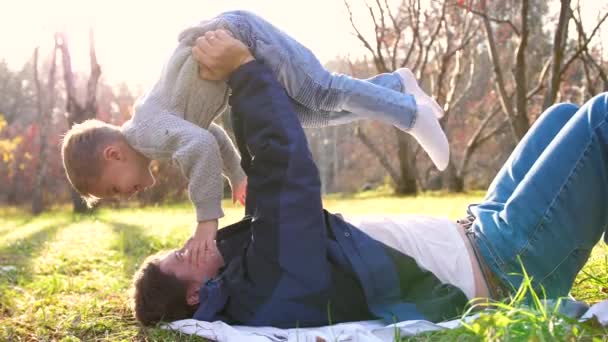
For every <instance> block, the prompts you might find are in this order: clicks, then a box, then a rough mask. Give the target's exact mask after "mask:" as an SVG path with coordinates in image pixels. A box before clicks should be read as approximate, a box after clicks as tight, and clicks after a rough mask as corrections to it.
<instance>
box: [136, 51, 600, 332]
mask: <svg viewBox="0 0 608 342" xmlns="http://www.w3.org/2000/svg"><path fill="white" fill-rule="evenodd" d="M246 53H248V52H247V51H244V50H238V49H237V48H235V49H229V50H228V52H226V51H219V52H217V51H216V52H214V54H210V55H209V56H207V58H209V59H211V60H212V62H213V63H211V64H212V65H213V66H214V68H216V69H217V70H218V72H223V73H225V74H226V76H227V77H228V75H229V84H230V87H231V88H232V96H231V98H230V104H231V106H232V109H233V114H234V129H235V133H236V136H237V144H238V145H239V149H240V152H241V154H242V155H243V162H242V163H243V167H244V170H245V172H246V173H247V176H248V178H249V184H248V188H247V200H246V209H245V210H246V214H248V216H247V217H246V218H245V219H243V220H242V221H240V222H238V223H236V224H233V225H231V226H228V227H225V228H223V229H222V230H220V231H219V232H218V235H217V249H215V250H208V251H207V253H208V255H207V262H206V263H205V264H204V265H202V266H201V267H198V266H196V265H192V264H190V263H189V262H187V261H186V257H185V256H186V255H187V253H188V251H187V250H183V249H182V250H175V251H172V252H169V253H166V254H159V255H155V256H152V257H149V258H148V259H147V260H146V261H145V262H144V263H143V265H142V266H141V268H140V270H139V271H138V272H137V274H136V275H135V277H134V283H133V304H134V311H135V316H136V318H137V319H138V320H139V321H141V322H142V323H143V324H145V325H151V324H154V323H156V322H158V321H161V320H164V321H172V320H177V319H183V318H191V317H193V318H195V319H198V320H205V321H215V320H222V321H225V322H227V323H231V324H241V325H251V326H276V327H283V328H286V327H305V326H319V325H326V324H328V323H337V322H344V321H355V320H365V319H375V318H383V319H386V320H387V321H389V322H394V321H402V320H410V319H427V320H430V321H439V320H444V319H448V318H452V317H455V316H457V315H458V314H459V313H460V312H461V311H462V310H463V308H464V306H465V304H466V302H467V300H468V299H471V298H474V297H487V298H494V299H502V298H505V297H507V296H509V294H510V293H512V292H513V291H514V290H515V289H517V288H518V286H519V285H520V284H521V281H522V276H520V275H518V274H521V273H522V272H521V269H522V268H521V265H522V264H523V266H524V267H525V270H526V272H527V273H528V275H529V276H531V277H532V279H533V285H534V286H535V287H536V288H537V289H540V288H544V291H545V293H546V296H547V297H549V298H556V297H560V296H565V295H567V294H568V292H569V290H570V288H571V286H572V283H573V280H574V278H575V276H576V274H577V273H578V272H579V270H580V269H581V268H582V266H583V265H584V263H585V262H586V260H587V258H588V257H589V254H590V253H591V250H592V248H593V247H594V245H595V244H596V243H597V242H598V241H599V240H600V237H601V235H602V233H603V232H604V230H605V229H606V227H608V210H606V209H607V208H606V203H608V146H607V143H608V120H607V118H608V94H602V95H599V96H597V97H595V98H593V99H592V100H591V101H589V102H588V103H586V104H585V105H584V106H582V107H580V108H578V107H576V106H574V105H572V104H559V105H555V106H553V107H551V108H549V109H548V110H547V111H546V112H545V113H543V114H542V115H541V116H540V118H539V119H538V120H537V122H536V123H535V124H534V125H533V127H532V128H531V129H530V131H529V132H528V134H527V135H526V136H525V137H524V139H523V140H522V141H521V142H520V144H519V145H518V146H517V148H516V149H515V150H514V152H513V154H512V155H511V157H510V158H509V160H508V161H507V162H506V163H505V165H504V166H503V168H502V169H501V171H500V172H499V174H498V175H497V177H496V179H495V180H494V182H493V183H492V185H491V187H490V189H489V190H488V194H487V196H486V198H485V200H484V201H483V203H481V204H479V205H476V206H472V207H471V208H470V210H469V217H468V219H467V220H465V221H461V222H459V223H452V222H450V221H449V220H446V219H442V218H432V217H418V216H401V217H373V218H363V219H360V220H359V221H353V220H345V219H343V218H342V217H340V216H339V215H334V214H331V213H329V212H327V211H324V210H323V206H322V203H321V193H320V180H319V174H318V170H317V168H316V165H315V164H314V162H313V160H312V158H311V154H310V151H309V149H308V146H307V141H306V138H305V136H304V132H303V130H302V128H301V126H300V124H299V122H298V119H297V117H296V114H295V113H294V112H293V109H292V107H291V105H290V104H289V100H288V98H287V96H286V94H285V92H284V90H283V89H282V88H281V86H280V85H279V83H278V82H277V81H276V80H275V79H274V78H273V76H272V73H271V71H270V70H269V69H268V68H267V67H266V66H264V65H263V64H262V63H260V62H258V61H251V62H248V63H246V64H244V65H238V63H235V61H238V60H244V59H242V58H241V56H239V54H246ZM212 56H215V57H212ZM199 62H202V63H204V64H205V65H206V66H208V65H209V64H208V63H209V60H203V61H201V60H199ZM519 260H521V263H520V261H519Z"/></svg>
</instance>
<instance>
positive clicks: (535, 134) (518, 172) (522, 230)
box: [472, 93, 608, 298]
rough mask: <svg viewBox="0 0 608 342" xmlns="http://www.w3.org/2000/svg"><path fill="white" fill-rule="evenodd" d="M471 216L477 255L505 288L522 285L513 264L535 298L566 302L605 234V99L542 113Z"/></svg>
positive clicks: (607, 146)
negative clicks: (524, 276)
mask: <svg viewBox="0 0 608 342" xmlns="http://www.w3.org/2000/svg"><path fill="white" fill-rule="evenodd" d="M472 212H473V214H474V215H475V216H476V217H477V219H476V221H475V224H474V226H473V228H474V231H475V238H476V241H477V243H478V248H479V251H480V253H481V255H482V257H483V259H484V260H485V262H486V263H487V264H488V266H489V267H490V268H491V269H492V270H493V271H494V272H495V274H496V275H497V276H498V277H499V278H500V279H501V280H502V281H503V282H504V283H505V284H506V285H508V286H509V287H513V288H514V289H517V288H518V287H519V285H520V284H521V282H522V268H521V266H520V262H519V261H518V257H519V258H520V259H521V262H522V263H523V266H524V268H525V271H526V273H527V274H528V275H529V276H530V277H532V278H533V285H534V286H535V287H536V290H539V289H540V286H542V287H543V288H544V290H545V291H546V295H547V297H548V298H557V297H561V296H566V295H568V293H569V291H570V289H571V287H572V284H573V282H574V279H575V277H576V275H577V273H578V272H579V271H580V270H581V268H582V267H583V265H584V264H585V262H586V261H587V259H588V258H589V255H590V253H591V250H592V249H593V247H594V246H595V245H596V244H597V242H598V241H599V240H600V238H601V236H602V234H604V233H605V232H606V229H607V228H608V93H604V94H601V95H598V96H596V97H594V98H593V99H591V100H590V101H588V102H587V103H585V104H584V105H583V106H582V107H580V108H579V107H577V106H575V105H573V104H557V105H554V106H553V107H551V108H549V109H547V110H546V111H545V112H544V113H543V114H542V115H541V116H540V117H539V118H538V120H537V121H536V122H535V123H534V125H533V126H532V128H531V129H530V130H529V131H528V133H527V134H526V136H525V137H524V138H523V139H522V141H521V142H520V143H519V145H518V146H517V147H516V148H515V150H514V151H513V153H512V154H511V156H510V157H509V159H508V160H507V162H506V163H505V165H504V166H503V167H502V169H501V170H500V172H499V173H498V175H497V176H496V178H495V179H494V181H493V182H492V185H491V186H490V188H489V190H488V193H487V196H486V198H485V200H484V201H483V203H481V204H480V205H478V206H476V207H474V208H472ZM607 242H608V241H607ZM541 296H542V294H541Z"/></svg>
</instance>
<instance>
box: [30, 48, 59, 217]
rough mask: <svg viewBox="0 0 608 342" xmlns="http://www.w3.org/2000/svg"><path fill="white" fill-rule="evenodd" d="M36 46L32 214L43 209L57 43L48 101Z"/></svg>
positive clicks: (52, 61)
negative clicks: (36, 114)
mask: <svg viewBox="0 0 608 342" xmlns="http://www.w3.org/2000/svg"><path fill="white" fill-rule="evenodd" d="M38 50H39V49H38V48H36V49H35V50H34V82H35V84H36V95H37V107H38V118H37V121H38V131H39V133H38V140H39V141H38V144H39V147H38V164H37V165H36V179H35V182H34V188H33V193H32V208H31V209H32V214H34V215H38V214H40V213H42V212H43V211H44V198H43V195H44V185H45V180H46V170H47V152H48V148H47V140H48V125H47V124H46V123H47V122H48V121H49V120H48V119H49V117H50V115H51V113H52V112H53V108H54V107H55V96H54V94H55V68H56V58H57V45H55V48H54V49H53V57H52V58H51V66H50V69H49V76H48V80H47V91H46V96H47V97H48V101H46V103H45V101H43V93H42V86H41V84H40V78H39V77H38Z"/></svg>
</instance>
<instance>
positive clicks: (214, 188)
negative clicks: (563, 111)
mask: <svg viewBox="0 0 608 342" xmlns="http://www.w3.org/2000/svg"><path fill="white" fill-rule="evenodd" d="M239 44H240V46H239ZM194 45H196V46H195V47H194V48H193V46H194ZM245 46H246V49H245V48H244V47H245ZM217 49H234V51H235V53H236V54H237V56H241V58H255V59H257V60H259V61H262V62H263V63H264V64H266V65H267V66H269V67H270V69H271V70H272V71H273V74H274V76H275V77H276V78H277V79H278V81H279V82H280V83H281V84H282V85H283V86H284V88H285V90H286V92H287V94H288V95H289V97H290V98H291V100H292V105H293V106H294V109H295V111H296V112H297V114H298V116H299V119H300V122H301V123H302V124H303V125H304V126H315V127H318V126H326V125H335V124H342V123H346V122H350V121H354V120H360V119H376V120H381V121H383V122H386V123H388V124H391V125H394V126H396V127H397V128H399V129H401V130H403V131H405V132H408V133H410V134H411V135H412V136H414V137H415V138H416V140H417V141H418V142H419V143H420V144H421V146H422V147H423V148H424V149H425V150H426V151H427V152H428V154H429V156H430V157H431V160H432V161H433V162H434V164H435V165H436V166H437V168H438V169H440V170H443V169H444V168H445V167H446V166H447V163H448V160H449V147H448V142H447V138H446V137H445V134H444V133H443V131H442V129H441V126H440V125H439V122H438V118H440V117H441V116H442V115H443V111H442V110H441V108H440V107H439V106H438V105H437V103H435V101H434V100H433V99H432V98H430V97H429V96H428V95H426V94H425V93H424V92H423V91H422V90H421V89H420V88H419V87H418V84H417V82H416V80H415V78H414V77H413V75H412V73H411V72H410V71H409V70H407V69H400V70H398V71H397V72H395V73H391V74H382V75H378V76H376V77H374V78H371V79H369V80H358V79H353V78H350V77H348V76H345V75H337V74H330V73H329V72H328V71H326V70H325V69H324V68H323V67H322V66H321V64H320V63H319V61H318V60H317V59H316V57H315V56H314V55H313V54H312V53H311V52H310V51H309V50H308V49H306V48H305V47H304V46H302V45H300V44H299V43H298V42H296V41H295V40H293V39H292V38H291V37H289V36H288V35H286V34H285V33H283V32H281V31H280V30H278V29H277V28H275V27H274V26H272V25H271V24H270V23H268V22H266V21H265V20H263V19H262V18H260V17H258V16H256V15H254V14H251V13H248V12H243V11H235V12H227V13H224V14H221V15H220V16H218V17H216V18H214V19H212V20H210V21H205V22H202V23H201V24H199V25H197V26H194V27H191V28H189V29H187V30H185V31H184V32H182V33H181V34H180V37H179V44H178V46H177V48H176V49H175V51H174V52H173V54H172V55H171V57H170V58H169V60H168V62H167V64H166V65H165V68H164V70H163V72H162V74H161V77H160V79H159V81H158V82H157V83H156V84H155V85H154V86H153V88H152V89H151V90H150V91H149V92H148V93H147V94H146V95H145V96H144V97H143V98H142V99H140V100H139V101H138V104H137V105H136V108H135V113H134V115H133V118H132V119H131V120H129V121H128V122H126V123H125V124H124V125H123V126H122V127H120V128H118V127H114V126H111V125H107V124H104V123H100V122H98V121H90V122H85V123H83V124H81V125H75V126H74V127H73V128H72V129H70V131H69V132H68V133H67V134H66V137H65V139H64V143H63V147H62V155H63V160H64V167H65V170H66V174H67V176H68V179H69V180H70V182H71V184H72V185H73V187H74V188H75V189H76V190H77V191H78V192H79V193H80V194H82V195H83V196H84V197H85V198H88V199H89V200H94V199H97V198H106V197H114V196H123V197H124V196H130V195H132V194H134V193H136V192H138V191H141V190H143V189H145V188H146V187H149V186H151V185H152V184H153V183H154V179H153V178H152V176H151V174H150V172H149V171H148V165H149V163H150V161H151V160H152V159H156V160H173V161H175V162H176V163H177V164H178V165H179V167H180V168H181V170H182V171H183V173H184V175H185V176H186V177H187V178H188V181H189V185H188V191H189V194H190V199H191V200H192V202H193V203H194V205H195V207H196V214H197V220H198V226H197V229H196V232H195V234H194V236H193V238H192V239H190V240H189V243H188V250H189V251H190V252H191V253H190V256H189V257H190V260H191V261H194V260H197V261H199V262H202V261H203V260H202V258H203V255H205V252H204V251H205V250H206V249H209V248H210V247H211V246H212V244H213V241H214V238H215V232H216V230H217V220H218V218H220V217H222V216H223V212H222V209H221V195H222V180H221V173H222V171H223V173H224V175H226V177H227V178H228V179H229V181H230V185H231V187H232V189H233V200H239V201H240V202H241V203H243V202H244V199H245V194H246V187H247V186H246V184H247V181H246V177H245V175H244V173H243V171H242V169H241V167H240V165H239V164H240V157H239V155H238V152H237V151H236V148H235V147H234V145H233V144H232V142H231V140H230V139H229V138H228V135H227V134H226V132H225V131H224V130H223V129H222V128H221V127H219V126H218V125H215V124H213V123H212V121H213V120H214V119H215V118H216V117H217V116H219V115H220V114H222V113H224V112H225V111H226V109H227V102H228V97H229V89H228V85H227V84H226V82H225V81H224V75H222V74H221V72H218V71H217V70H215V69H214V66H213V65H205V60H208V59H206V54H208V53H210V54H212V53H214V52H213V51H218V50H217ZM243 51H246V52H247V53H246V54H244V53H243ZM193 54H194V56H193ZM197 61H198V62H200V65H201V66H200V70H199V64H198V63H197ZM241 62H242V61H241ZM199 71H200V76H202V78H205V79H206V80H205V79H201V78H199Z"/></svg>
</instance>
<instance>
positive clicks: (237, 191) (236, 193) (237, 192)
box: [232, 177, 247, 205]
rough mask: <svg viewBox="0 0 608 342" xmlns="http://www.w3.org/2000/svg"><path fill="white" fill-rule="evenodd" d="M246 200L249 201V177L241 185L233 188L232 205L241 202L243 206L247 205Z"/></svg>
mask: <svg viewBox="0 0 608 342" xmlns="http://www.w3.org/2000/svg"><path fill="white" fill-rule="evenodd" d="M245 199H247V177H245V178H243V181H242V182H241V183H239V184H236V185H234V187H233V188H232V203H236V201H239V203H241V205H245Z"/></svg>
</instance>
